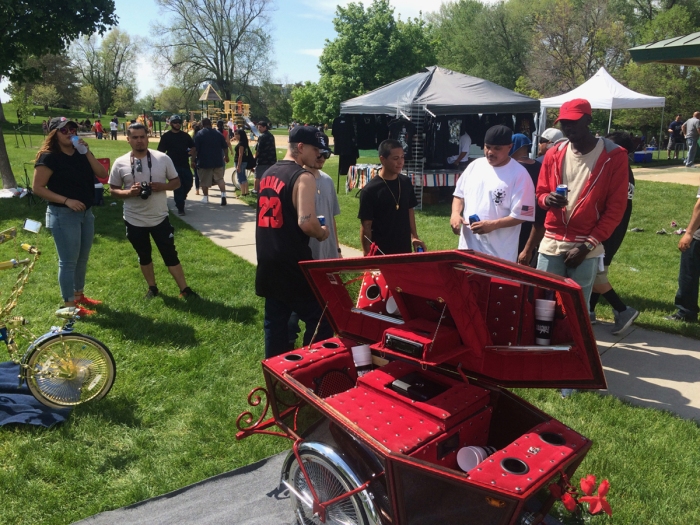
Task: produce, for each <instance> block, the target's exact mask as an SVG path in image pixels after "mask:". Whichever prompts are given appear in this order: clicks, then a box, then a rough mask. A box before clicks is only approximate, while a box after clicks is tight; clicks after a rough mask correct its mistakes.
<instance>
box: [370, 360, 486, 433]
mask: <svg viewBox="0 0 700 525" xmlns="http://www.w3.org/2000/svg"><path fill="white" fill-rule="evenodd" d="M411 372H420V373H421V374H422V375H423V376H425V377H426V378H428V379H430V380H432V381H435V382H437V383H441V384H443V385H447V386H450V389H449V390H447V391H446V392H445V393H443V394H441V395H439V396H436V397H434V398H432V399H430V400H429V401H426V402H422V401H413V400H411V399H408V398H406V397H404V396H402V395H401V394H399V393H398V392H394V391H393V390H392V389H391V388H389V387H388V386H389V385H390V384H391V383H392V382H393V381H394V380H395V379H399V378H401V377H403V376H405V375H407V374H410V373H411ZM357 381H358V384H363V385H366V386H368V387H369V388H371V389H373V390H376V391H377V392H379V393H381V394H383V395H386V396H388V397H391V398H393V399H396V400H398V401H401V402H404V403H410V404H411V406H413V407H415V408H416V409H417V410H420V411H422V412H425V413H426V414H429V415H430V416H432V417H434V418H436V419H437V420H438V421H440V424H441V426H442V427H443V428H444V429H446V430H447V429H450V428H452V427H453V426H455V425H456V424H458V423H459V422H460V421H463V420H464V419H466V418H467V417H469V415H470V414H472V413H474V412H476V411H477V410H481V409H482V408H484V407H485V406H486V405H488V404H489V397H490V396H489V391H488V390H485V389H483V388H480V387H477V386H473V385H469V384H467V383H464V382H463V381H458V380H455V379H452V378H449V377H446V376H443V375H440V374H436V373H433V372H430V371H428V370H421V369H420V368H419V367H417V366H415V365H412V364H409V363H405V362H403V361H392V362H391V363H389V364H388V365H385V366H383V367H382V368H379V369H377V370H373V371H372V372H370V373H369V374H365V375H364V376H362V377H360V378H359V379H358V380H357Z"/></svg>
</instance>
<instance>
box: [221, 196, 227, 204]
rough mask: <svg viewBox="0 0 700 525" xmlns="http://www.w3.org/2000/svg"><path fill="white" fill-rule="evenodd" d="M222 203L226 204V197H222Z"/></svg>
mask: <svg viewBox="0 0 700 525" xmlns="http://www.w3.org/2000/svg"><path fill="white" fill-rule="evenodd" d="M221 205H222V206H226V197H221Z"/></svg>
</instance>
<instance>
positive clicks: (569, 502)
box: [561, 492, 578, 512]
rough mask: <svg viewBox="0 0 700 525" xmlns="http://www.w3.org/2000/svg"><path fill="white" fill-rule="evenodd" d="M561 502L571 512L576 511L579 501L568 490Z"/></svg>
mask: <svg viewBox="0 0 700 525" xmlns="http://www.w3.org/2000/svg"><path fill="white" fill-rule="evenodd" d="M561 502H562V503H563V504H564V507H566V510H568V511H569V512H574V511H575V510H576V505H577V503H578V502H577V501H576V499H575V498H574V497H573V496H572V495H571V494H569V493H568V492H565V493H564V494H562V496H561Z"/></svg>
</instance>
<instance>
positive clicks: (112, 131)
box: [109, 117, 119, 140]
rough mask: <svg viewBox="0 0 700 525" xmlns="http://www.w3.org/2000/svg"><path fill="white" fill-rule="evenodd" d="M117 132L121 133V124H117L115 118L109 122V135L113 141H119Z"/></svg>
mask: <svg viewBox="0 0 700 525" xmlns="http://www.w3.org/2000/svg"><path fill="white" fill-rule="evenodd" d="M117 131H119V124H117V117H114V118H113V119H112V120H110V121H109V134H110V136H111V137H112V140H117Z"/></svg>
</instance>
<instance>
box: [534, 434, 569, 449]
mask: <svg viewBox="0 0 700 525" xmlns="http://www.w3.org/2000/svg"><path fill="white" fill-rule="evenodd" d="M540 439H541V440H542V441H544V442H545V443H547V444H549V445H554V446H555V447H561V446H562V445H566V440H565V439H564V437H563V436H562V435H561V434H555V433H554V432H542V433H541V434H540Z"/></svg>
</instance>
